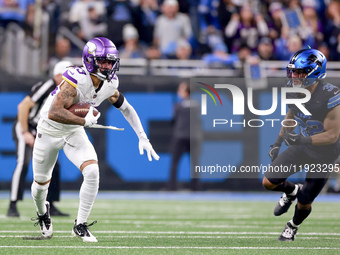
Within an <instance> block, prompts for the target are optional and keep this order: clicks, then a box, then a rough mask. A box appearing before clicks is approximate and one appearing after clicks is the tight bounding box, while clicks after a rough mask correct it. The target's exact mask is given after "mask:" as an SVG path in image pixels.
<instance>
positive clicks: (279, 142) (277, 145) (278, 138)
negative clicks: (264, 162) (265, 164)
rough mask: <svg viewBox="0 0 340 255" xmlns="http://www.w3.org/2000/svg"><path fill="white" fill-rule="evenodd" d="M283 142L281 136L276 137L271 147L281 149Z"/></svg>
mask: <svg viewBox="0 0 340 255" xmlns="http://www.w3.org/2000/svg"><path fill="white" fill-rule="evenodd" d="M283 140H284V139H283V136H278V137H277V139H276V141H275V143H274V144H273V147H281V144H282V142H283Z"/></svg>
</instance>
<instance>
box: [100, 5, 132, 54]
mask: <svg viewBox="0 0 340 255" xmlns="http://www.w3.org/2000/svg"><path fill="white" fill-rule="evenodd" d="M106 9H107V25H108V38H109V39H110V40H112V41H113V42H115V44H116V46H117V47H118V48H119V47H120V46H122V45H123V44H124V40H123V27H124V26H125V25H126V24H136V22H135V18H134V8H133V5H132V3H131V1H130V0H120V1H114V0H108V1H107V6H106Z"/></svg>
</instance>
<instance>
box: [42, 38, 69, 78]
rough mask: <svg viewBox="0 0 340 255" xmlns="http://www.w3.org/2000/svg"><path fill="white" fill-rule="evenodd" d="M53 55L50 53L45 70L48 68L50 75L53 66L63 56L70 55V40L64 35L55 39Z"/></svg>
mask: <svg viewBox="0 0 340 255" xmlns="http://www.w3.org/2000/svg"><path fill="white" fill-rule="evenodd" d="M53 52H54V55H52V56H51V57H50V59H49V62H48V67H47V68H46V70H49V74H50V76H52V73H53V68H54V66H55V65H56V63H58V62H59V61H61V60H63V59H64V58H67V57H70V55H71V42H70V41H69V40H68V39H67V38H64V37H60V38H58V39H57V41H56V43H55V50H54V51H53Z"/></svg>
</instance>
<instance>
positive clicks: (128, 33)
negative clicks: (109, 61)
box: [118, 24, 146, 59]
mask: <svg viewBox="0 0 340 255" xmlns="http://www.w3.org/2000/svg"><path fill="white" fill-rule="evenodd" d="M123 39H124V45H123V46H121V47H119V48H118V50H119V56H120V58H122V59H123V58H145V57H146V56H145V51H146V46H145V45H143V44H142V43H139V40H138V32H137V29H136V28H135V27H134V26H133V25H132V24H127V25H125V26H124V28H123Z"/></svg>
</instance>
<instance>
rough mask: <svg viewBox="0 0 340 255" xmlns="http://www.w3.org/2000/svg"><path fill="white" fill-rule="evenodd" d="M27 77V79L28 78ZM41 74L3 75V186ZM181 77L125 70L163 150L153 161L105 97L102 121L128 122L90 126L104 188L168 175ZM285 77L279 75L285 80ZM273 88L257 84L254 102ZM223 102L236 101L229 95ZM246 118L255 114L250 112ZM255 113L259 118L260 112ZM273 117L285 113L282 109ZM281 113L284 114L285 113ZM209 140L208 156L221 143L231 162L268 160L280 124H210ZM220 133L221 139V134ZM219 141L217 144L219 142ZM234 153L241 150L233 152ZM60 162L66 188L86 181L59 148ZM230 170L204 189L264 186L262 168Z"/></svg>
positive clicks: (152, 183) (147, 183) (130, 95)
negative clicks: (219, 127)
mask: <svg viewBox="0 0 340 255" xmlns="http://www.w3.org/2000/svg"><path fill="white" fill-rule="evenodd" d="M23 81H25V82H23ZM37 81H38V80H36V79H18V78H15V77H10V76H7V75H2V78H1V92H0V100H1V101H0V102H1V103H2V105H3V106H4V107H1V108H0V121H1V125H0V140H1V143H0V165H1V171H0V189H9V187H10V181H11V177H12V174H13V171H14V168H15V165H16V155H15V144H14V141H13V140H12V126H13V121H14V120H15V119H16V114H17V105H18V103H19V102H20V101H21V100H22V99H23V98H24V96H25V95H26V94H27V93H28V92H29V89H30V87H31V86H32V85H33V84H34V83H35V82H37ZM180 81H182V79H178V78H173V77H166V78H164V77H162V78H157V77H136V76H133V77H130V76H120V87H119V89H120V91H122V92H123V93H124V95H125V96H126V98H127V99H128V100H129V102H130V103H131V104H132V105H133V106H134V107H135V109H136V110H137V112H138V114H139V116H140V119H141V121H142V124H143V126H144V128H145V132H146V133H147V134H148V136H149V138H150V140H151V142H152V144H153V146H154V148H155V150H156V151H157V153H158V154H159V155H160V160H159V161H153V162H149V161H148V160H147V157H146V155H143V156H140V155H139V150H138V139H137V137H136V135H135V133H134V131H133V130H132V128H131V127H130V126H129V124H128V123H127V122H126V120H125V119H124V117H123V116H122V114H121V113H120V111H119V110H117V109H116V108H115V107H113V106H112V105H110V104H109V103H108V102H105V103H103V104H102V105H101V106H100V107H99V110H100V112H101V113H102V115H101V118H100V121H99V122H100V123H101V124H105V125H113V126H117V127H123V128H125V130H124V131H122V132H121V131H112V130H101V129H88V130H87V132H88V135H89V137H90V140H91V141H92V142H93V144H94V146H95V148H96V151H97V154H98V158H99V165H100V175H101V176H100V180H101V185H100V189H102V190H161V189H164V188H165V185H166V183H167V181H168V179H169V176H170V174H169V172H170V163H171V156H170V154H169V152H168V150H169V143H170V140H171V133H172V126H171V119H172V113H173V112H172V111H173V106H174V104H175V103H176V102H177V100H178V99H177V94H176V89H177V86H178V84H179V82H180ZM228 81H229V82H228V83H229V84H237V85H238V86H239V87H240V88H242V89H243V90H245V85H244V84H243V82H242V81H241V82H240V79H235V80H233V79H228ZM277 82H278V80H277V79H270V80H269V84H278V83H277ZM281 82H282V80H280V83H281ZM271 96H272V94H271V88H268V89H265V90H257V91H256V92H255V93H254V106H255V108H256V107H258V109H268V108H270V106H271V102H272V99H271ZM223 101H224V102H227V103H230V104H231V102H232V101H231V98H230V97H228V96H226V97H225V98H224V99H223ZM247 114H248V116H245V119H247V118H248V119H250V118H253V119H254V116H251V115H249V113H246V115H247ZM256 118H259V117H258V116H256ZM271 118H281V115H280V113H279V110H277V111H276V112H275V113H274V114H273V115H272V116H271ZM281 119H282V118H281ZM203 128H204V132H205V140H206V141H205V143H204V144H203V146H202V152H203V153H202V155H203V157H204V158H205V160H204V162H207V161H206V159H208V158H212V156H216V150H215V151H214V152H212V150H210V148H217V147H218V148H220V150H219V153H220V155H219V156H220V157H224V156H225V157H226V158H229V162H230V164H231V165H236V166H240V165H259V164H269V163H270V161H269V157H268V154H267V153H268V148H269V145H270V144H272V143H273V141H275V139H276V136H277V134H278V131H279V126H277V127H276V128H271V127H269V126H268V125H267V126H264V127H262V128H252V129H250V128H248V127H246V128H243V127H241V128H236V129H229V130H228V129H224V130H223V135H222V136H221V135H219V136H216V135H214V133H213V132H211V130H209V128H205V127H204V124H203ZM217 137H218V140H217ZM216 146H217V147H216ZM231 155H237V157H235V156H231ZM59 162H60V165H61V181H62V188H63V189H76V190H77V189H79V186H80V184H81V181H82V176H81V173H80V171H79V170H78V169H76V167H74V166H73V165H72V163H70V161H69V160H68V159H67V157H66V156H65V155H64V153H63V152H62V151H61V152H60V154H59ZM189 162H190V160H189V155H187V154H186V155H185V156H184V157H183V158H182V160H181V162H180V166H179V171H178V181H179V182H180V187H181V188H188V187H189V181H190V174H189V164H190V163H189ZM232 177H233V176H232V175H230V174H229V175H226V176H225V178H220V179H203V180H202V189H203V190H216V189H217V190H263V188H262V186H261V178H262V175H261V174H252V175H249V178H247V179H239V178H232ZM26 180H27V187H29V185H30V182H31V181H32V168H31V167H30V169H29V173H28V175H27V178H26Z"/></svg>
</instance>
